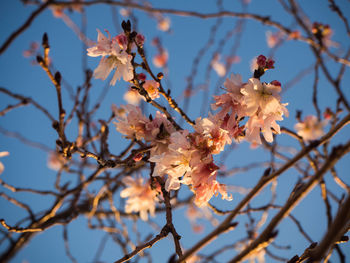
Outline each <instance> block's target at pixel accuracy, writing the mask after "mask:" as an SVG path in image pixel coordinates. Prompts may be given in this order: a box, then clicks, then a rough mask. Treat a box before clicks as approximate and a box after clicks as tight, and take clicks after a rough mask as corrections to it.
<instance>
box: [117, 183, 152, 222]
mask: <svg viewBox="0 0 350 263" xmlns="http://www.w3.org/2000/svg"><path fill="white" fill-rule="evenodd" d="M122 182H123V183H124V184H125V185H126V188H125V189H124V190H122V191H121V192H120V197H122V198H128V200H127V201H126V204H125V212H126V213H132V212H136V213H137V212H139V213H140V217H141V219H142V220H143V221H147V220H148V213H149V214H150V215H151V216H152V217H154V216H155V210H156V201H157V191H155V190H152V188H151V185H150V183H149V182H145V183H144V182H143V179H142V178H136V179H134V178H132V177H130V176H127V177H124V178H123V180H122Z"/></svg>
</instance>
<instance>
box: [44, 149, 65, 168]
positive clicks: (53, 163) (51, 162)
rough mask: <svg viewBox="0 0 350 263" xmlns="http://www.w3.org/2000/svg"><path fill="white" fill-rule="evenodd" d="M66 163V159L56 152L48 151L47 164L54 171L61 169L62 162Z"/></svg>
mask: <svg viewBox="0 0 350 263" xmlns="http://www.w3.org/2000/svg"><path fill="white" fill-rule="evenodd" d="M65 163H66V159H64V157H63V156H62V155H60V154H58V153H57V152H50V154H49V157H48V160H47V166H48V167H49V168H50V169H52V170H55V171H58V170H59V169H61V168H62V167H63V166H64V164H65Z"/></svg>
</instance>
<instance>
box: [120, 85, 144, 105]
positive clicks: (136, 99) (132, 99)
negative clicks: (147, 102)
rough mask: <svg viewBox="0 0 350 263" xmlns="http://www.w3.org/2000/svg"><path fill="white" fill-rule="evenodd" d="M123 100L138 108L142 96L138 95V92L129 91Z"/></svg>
mask: <svg viewBox="0 0 350 263" xmlns="http://www.w3.org/2000/svg"><path fill="white" fill-rule="evenodd" d="M123 98H124V100H125V101H126V102H127V103H129V104H132V105H135V106H138V105H139V104H140V100H141V99H142V96H141V95H140V94H139V93H138V91H137V90H134V89H129V90H128V91H127V92H125V93H124V96H123Z"/></svg>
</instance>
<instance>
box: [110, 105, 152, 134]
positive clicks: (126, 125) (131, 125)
mask: <svg viewBox="0 0 350 263" xmlns="http://www.w3.org/2000/svg"><path fill="white" fill-rule="evenodd" d="M116 119H117V120H118V122H115V123H114V124H115V125H116V128H117V131H119V132H120V133H121V134H124V135H125V137H126V138H128V139H136V140H141V139H143V138H145V136H146V124H147V123H149V122H150V120H149V119H148V118H146V117H145V116H144V115H143V114H142V112H141V109H140V108H139V107H137V106H134V105H130V104H128V105H122V106H121V107H120V110H119V111H118V112H117V113H116Z"/></svg>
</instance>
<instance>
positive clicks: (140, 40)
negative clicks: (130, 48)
mask: <svg viewBox="0 0 350 263" xmlns="http://www.w3.org/2000/svg"><path fill="white" fill-rule="evenodd" d="M135 41H136V44H137V45H138V46H140V47H142V46H143V43H144V42H145V37H144V35H141V34H137V35H136V38H135Z"/></svg>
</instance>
